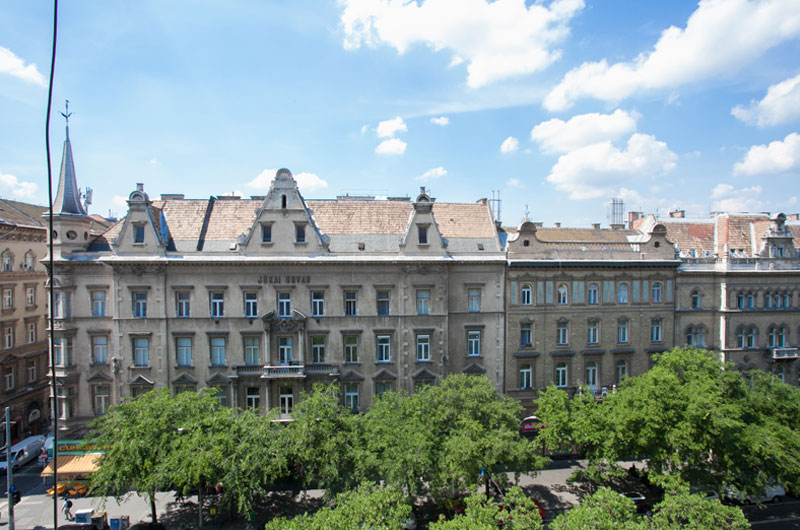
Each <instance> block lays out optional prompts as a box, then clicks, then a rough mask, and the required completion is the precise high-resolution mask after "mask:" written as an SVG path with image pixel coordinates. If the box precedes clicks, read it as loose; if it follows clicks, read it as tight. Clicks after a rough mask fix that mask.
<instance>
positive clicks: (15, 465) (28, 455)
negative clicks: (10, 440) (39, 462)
mask: <svg viewBox="0 0 800 530" xmlns="http://www.w3.org/2000/svg"><path fill="white" fill-rule="evenodd" d="M43 446H44V436H42V435H37V436H29V437H28V438H25V439H24V440H22V441H21V442H17V443H15V444H14V445H12V446H11V451H10V454H11V469H12V470H13V471H17V470H18V469H19V468H20V467H22V466H24V465H25V464H27V463H28V462H30V461H31V460H36V459H37V458H39V453H41V452H42V447H43ZM7 466H8V455H7V454H6V452H5V451H3V452H2V453H0V472H2V473H5V472H6V471H7V470H8V467H7Z"/></svg>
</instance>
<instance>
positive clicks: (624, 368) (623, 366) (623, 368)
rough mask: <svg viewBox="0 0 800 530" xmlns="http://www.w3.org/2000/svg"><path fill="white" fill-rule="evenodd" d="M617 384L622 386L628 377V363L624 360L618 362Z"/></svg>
mask: <svg viewBox="0 0 800 530" xmlns="http://www.w3.org/2000/svg"><path fill="white" fill-rule="evenodd" d="M616 368H617V370H616V371H617V384H620V383H621V382H622V381H623V379H625V378H626V377H628V363H627V362H626V361H623V360H619V361H617V365H616Z"/></svg>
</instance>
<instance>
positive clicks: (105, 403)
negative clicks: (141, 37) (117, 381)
mask: <svg viewBox="0 0 800 530" xmlns="http://www.w3.org/2000/svg"><path fill="white" fill-rule="evenodd" d="M100 389H104V392H103V393H101V392H100ZM92 394H93V395H94V399H93V404H94V413H95V415H98V416H99V415H101V414H105V413H106V411H108V407H109V405H110V404H111V387H110V386H109V385H93V386H92Z"/></svg>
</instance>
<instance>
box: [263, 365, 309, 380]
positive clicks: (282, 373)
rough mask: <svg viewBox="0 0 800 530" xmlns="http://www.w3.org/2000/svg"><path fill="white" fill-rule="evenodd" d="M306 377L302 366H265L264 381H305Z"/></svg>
mask: <svg viewBox="0 0 800 530" xmlns="http://www.w3.org/2000/svg"><path fill="white" fill-rule="evenodd" d="M305 376H306V374H305V370H304V368H303V365H302V364H292V365H281V366H264V372H263V373H262V374H261V377H262V379H303V378H304V377H305Z"/></svg>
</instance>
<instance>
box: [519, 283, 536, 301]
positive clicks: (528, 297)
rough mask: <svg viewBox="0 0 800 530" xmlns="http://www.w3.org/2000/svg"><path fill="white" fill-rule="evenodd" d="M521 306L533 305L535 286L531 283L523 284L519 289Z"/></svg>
mask: <svg viewBox="0 0 800 530" xmlns="http://www.w3.org/2000/svg"><path fill="white" fill-rule="evenodd" d="M519 304H520V305H533V286H532V285H531V284H529V283H525V284H522V286H521V287H520V289H519Z"/></svg>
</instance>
